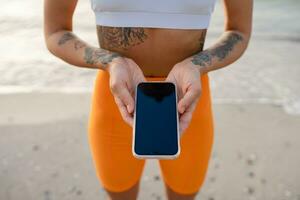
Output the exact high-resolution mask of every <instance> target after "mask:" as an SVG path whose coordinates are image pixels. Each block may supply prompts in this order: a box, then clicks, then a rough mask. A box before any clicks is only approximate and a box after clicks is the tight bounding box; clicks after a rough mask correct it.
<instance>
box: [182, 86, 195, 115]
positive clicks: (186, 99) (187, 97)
mask: <svg viewBox="0 0 300 200" xmlns="http://www.w3.org/2000/svg"><path fill="white" fill-rule="evenodd" d="M197 97H198V95H197V92H196V91H193V90H191V89H189V90H188V91H187V92H186V93H185V94H184V96H183V98H182V99H180V101H179V102H178V111H179V112H180V113H181V114H182V113H184V112H185V111H186V110H187V108H188V107H189V106H190V105H192V104H193V103H194V102H195V101H196V100H197Z"/></svg>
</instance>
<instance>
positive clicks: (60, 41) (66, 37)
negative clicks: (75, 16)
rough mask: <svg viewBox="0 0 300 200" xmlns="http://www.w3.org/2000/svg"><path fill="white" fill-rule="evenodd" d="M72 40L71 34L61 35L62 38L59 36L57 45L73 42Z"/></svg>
mask: <svg viewBox="0 0 300 200" xmlns="http://www.w3.org/2000/svg"><path fill="white" fill-rule="evenodd" d="M73 39H74V35H73V34H72V33H65V34H63V36H61V38H60V39H59V41H58V45H63V44H65V43H66V42H67V41H69V40H73Z"/></svg>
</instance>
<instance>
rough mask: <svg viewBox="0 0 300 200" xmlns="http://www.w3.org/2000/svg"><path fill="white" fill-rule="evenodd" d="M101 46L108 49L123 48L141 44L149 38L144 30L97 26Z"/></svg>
mask: <svg viewBox="0 0 300 200" xmlns="http://www.w3.org/2000/svg"><path fill="white" fill-rule="evenodd" d="M97 32H98V36H99V40H100V43H101V45H103V46H104V47H107V48H122V49H124V50H127V49H128V48H129V47H131V46H134V45H138V44H141V43H142V42H144V41H145V40H146V39H147V38H148V36H147V34H146V33H145V30H144V28H130V27H125V28H121V27H107V26H97Z"/></svg>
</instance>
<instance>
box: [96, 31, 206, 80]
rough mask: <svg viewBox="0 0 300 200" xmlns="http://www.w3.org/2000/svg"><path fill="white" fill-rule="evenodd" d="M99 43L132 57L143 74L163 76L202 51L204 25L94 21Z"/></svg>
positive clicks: (102, 46) (105, 47) (104, 47)
mask: <svg viewBox="0 0 300 200" xmlns="http://www.w3.org/2000/svg"><path fill="white" fill-rule="evenodd" d="M97 34H98V40H99V45H100V47H101V48H103V49H107V50H110V51H114V52H119V53H121V54H122V55H124V56H126V57H128V58H131V59H133V60H134V61H135V62H136V63H137V64H138V65H139V67H140V68H141V69H142V71H143V72H144V75H145V76H167V74H168V73H169V71H170V70H171V69H172V67H173V66H174V65H175V64H176V63H178V62H180V61H182V60H184V59H185V58H187V57H189V56H192V55H193V54H195V53H197V52H200V51H202V49H203V45H204V41H205V35H206V29H167V28H142V27H141V28H138V27H132V28H130V27H126V28H122V27H108V26H101V25H97Z"/></svg>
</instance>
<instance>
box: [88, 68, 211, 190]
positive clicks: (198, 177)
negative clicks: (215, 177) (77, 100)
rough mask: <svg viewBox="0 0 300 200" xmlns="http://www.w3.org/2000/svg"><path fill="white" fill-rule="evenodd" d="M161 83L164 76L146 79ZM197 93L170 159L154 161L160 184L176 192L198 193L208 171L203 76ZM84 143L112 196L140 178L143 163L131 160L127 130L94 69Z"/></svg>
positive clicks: (208, 101)
mask: <svg viewBox="0 0 300 200" xmlns="http://www.w3.org/2000/svg"><path fill="white" fill-rule="evenodd" d="M146 79H147V80H149V81H151V80H164V77H154V78H153V77H151V78H149V77H146ZM201 83H202V94H201V97H200V100H199V102H198V104H197V107H196V110H195V111H194V114H193V117H192V121H191V124H190V126H189V127H188V128H187V129H186V131H185V132H184V134H183V136H182V137H181V139H180V143H181V153H180V155H179V157H178V158H177V159H175V160H159V164H160V170H161V173H162V177H163V180H164V181H165V182H166V184H167V185H168V186H169V187H170V188H171V189H172V190H174V191H175V192H177V193H181V194H192V193H194V192H197V191H198V190H199V189H200V187H201V185H202V183H203V181H204V179H205V174H206V171H207V167H208V162H209V158H210V154H211V149H212V143H213V115H212V109H211V98H210V90H209V77H208V74H205V75H202V76H201ZM88 139H89V145H90V150H91V153H92V158H93V163H94V166H95V170H96V174H97V176H98V178H99V180H100V182H101V184H102V186H103V187H104V188H105V189H107V190H109V191H114V192H121V191H125V190H127V189H129V188H131V187H132V186H133V185H134V184H135V183H137V181H138V180H139V179H140V177H141V175H142V171H143V168H144V164H145V160H140V159H137V158H135V157H134V156H133V155H132V151H131V145H132V128H131V127H130V126H129V125H127V124H126V123H125V122H124V121H123V119H122V117H121V114H120V113H119V110H118V107H117V105H116V104H115V102H114V98H113V96H112V94H111V92H110V89H109V74H108V73H107V72H105V71H102V70H99V71H98V73H97V77H96V80H95V89H94V93H93V96H92V104H91V111H90V118H89V126H88Z"/></svg>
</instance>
